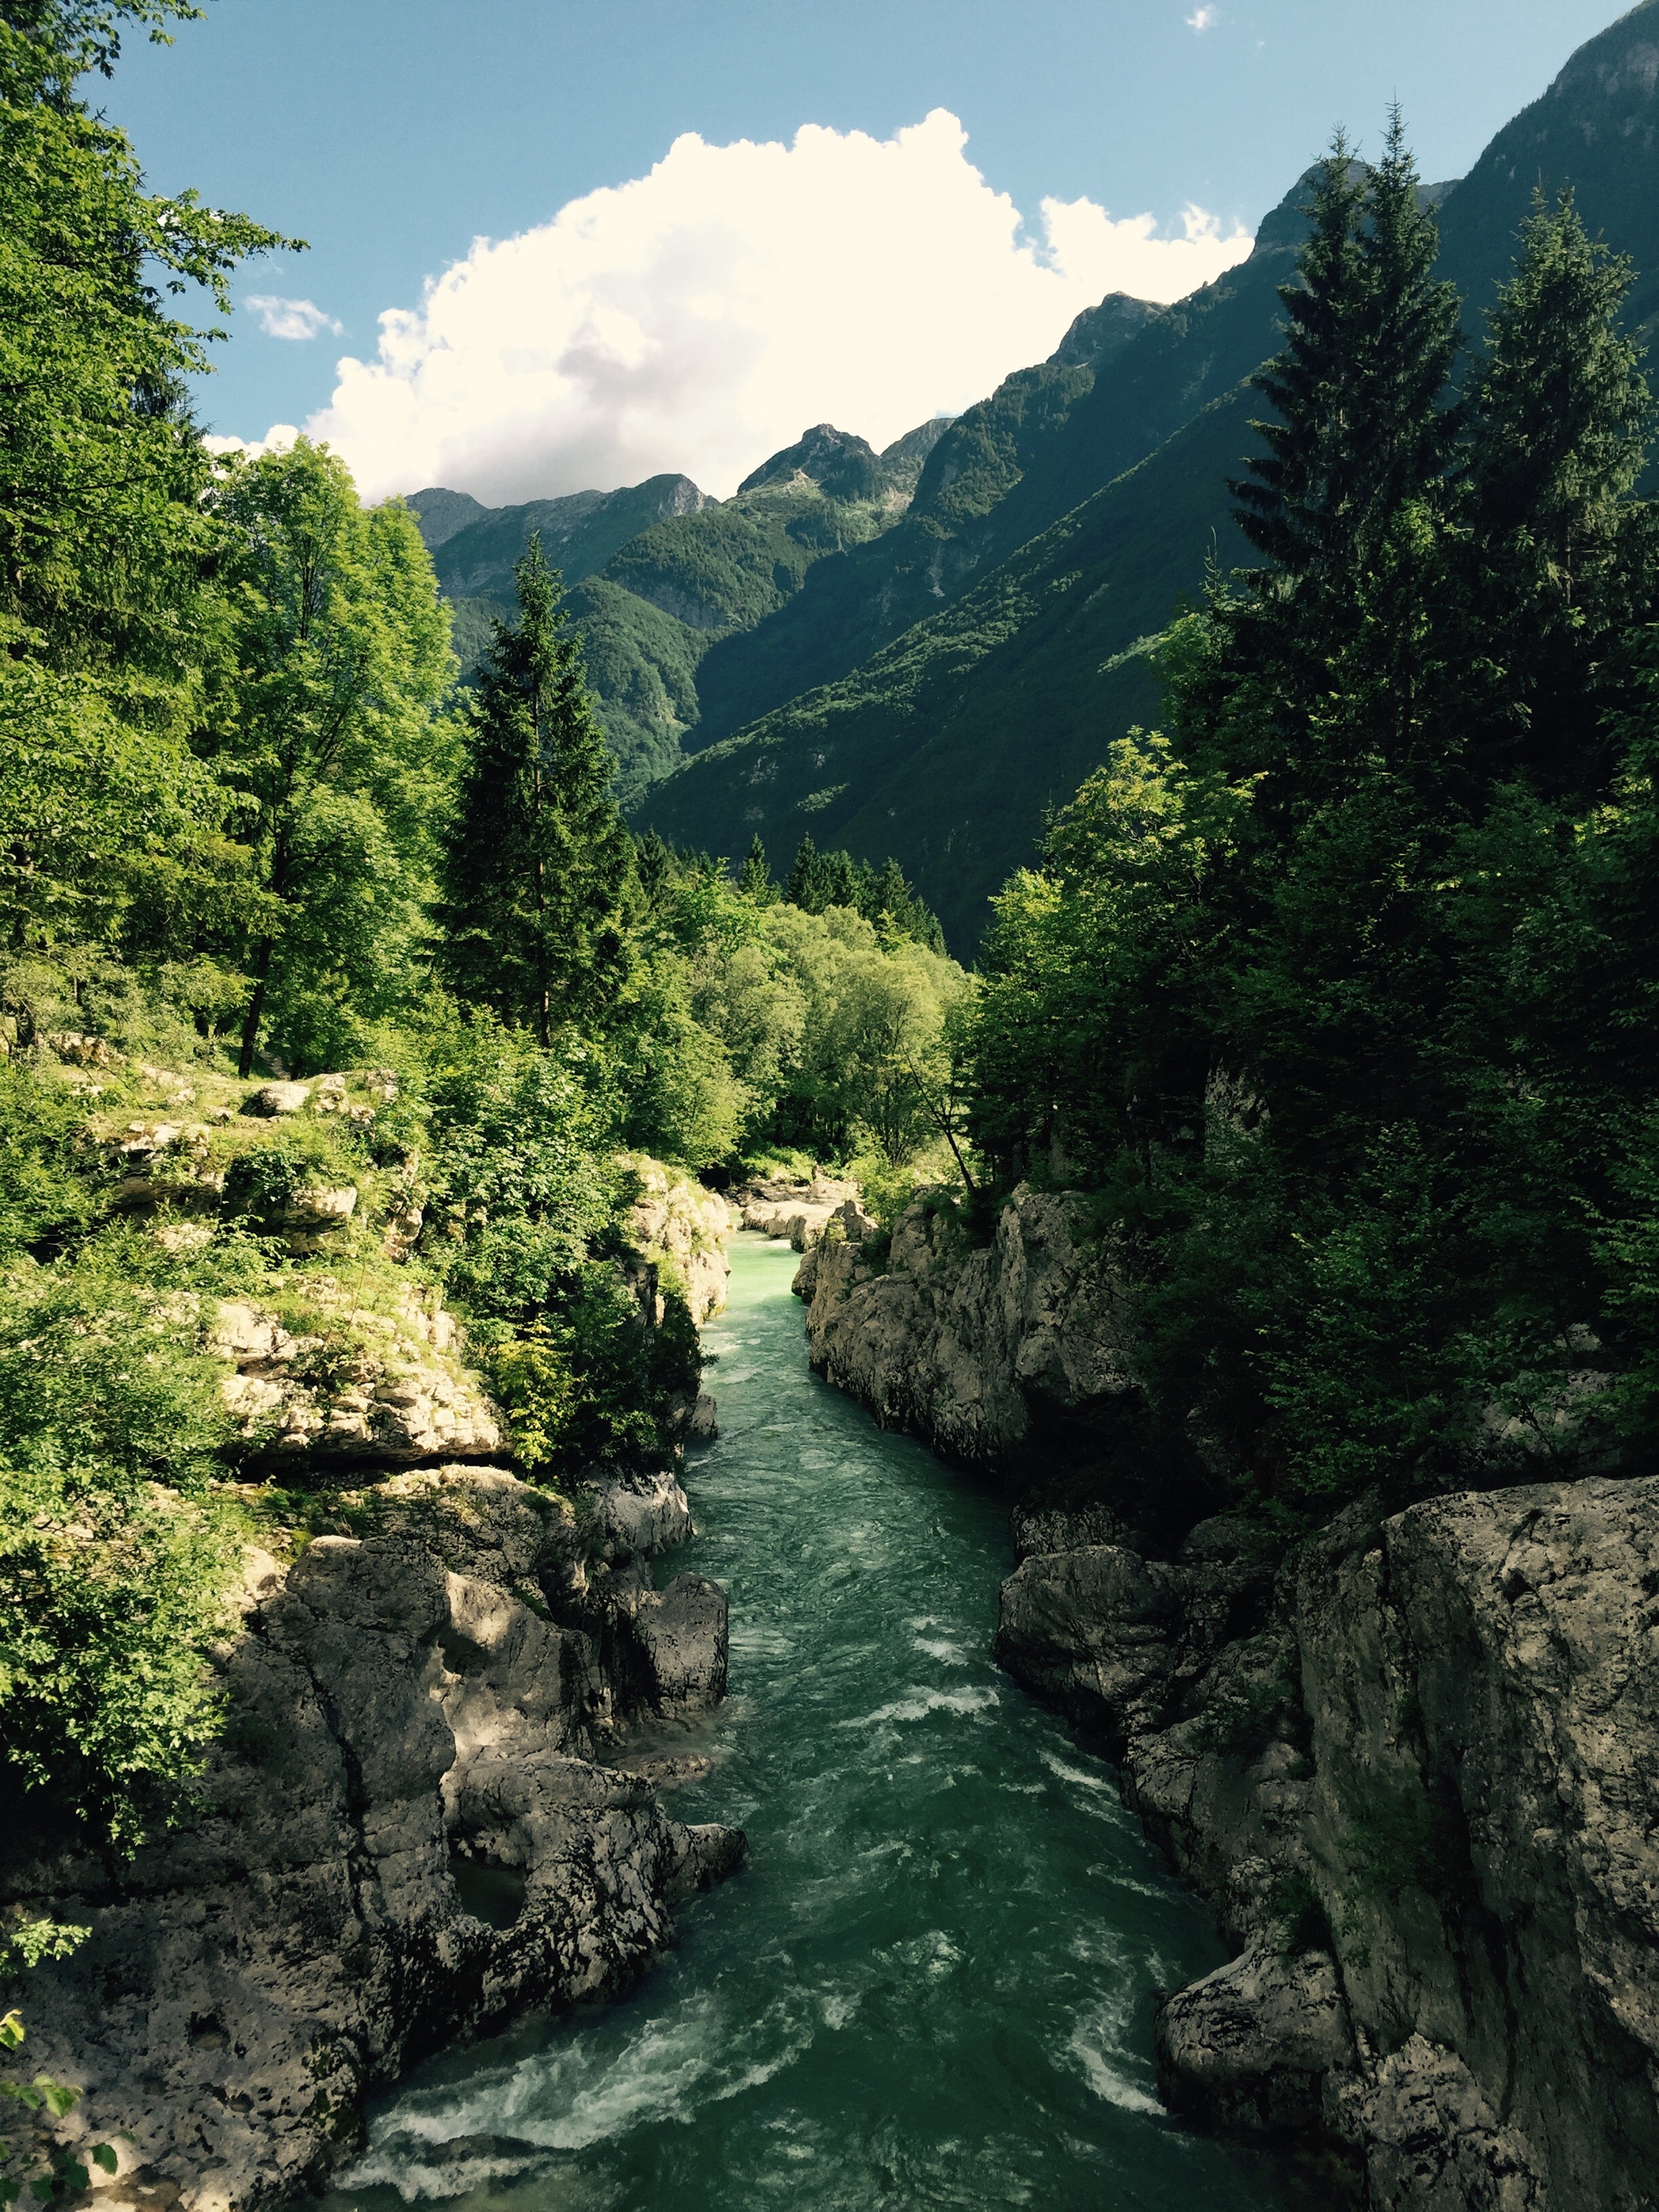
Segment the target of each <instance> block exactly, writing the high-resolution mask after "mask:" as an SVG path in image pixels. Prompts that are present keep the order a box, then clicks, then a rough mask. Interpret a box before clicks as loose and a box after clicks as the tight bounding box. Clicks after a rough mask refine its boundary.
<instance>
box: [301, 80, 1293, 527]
mask: <svg viewBox="0 0 1659 2212" xmlns="http://www.w3.org/2000/svg"><path fill="white" fill-rule="evenodd" d="M966 143H967V139H966V134H965V133H964V131H963V128H962V125H961V124H960V123H958V121H957V118H956V117H955V116H953V115H951V114H950V113H948V112H946V111H945V109H943V108H935V109H934V110H933V112H932V113H931V114H930V115H928V116H927V118H926V119H925V120H924V121H922V122H921V123H918V124H915V125H912V126H911V127H910V128H908V129H907V130H902V131H899V132H898V134H897V135H896V137H893V138H890V139H886V140H878V139H875V138H872V137H868V136H866V134H865V133H863V132H861V131H848V132H846V133H842V132H839V131H831V130H827V129H823V128H821V127H819V126H818V125H807V126H806V127H805V128H804V129H802V130H801V131H799V132H798V133H797V134H796V137H795V138H794V141H793V144H791V145H788V146H785V145H781V144H777V143H770V144H754V143H750V142H749V141H747V140H742V141H739V142H738V143H736V144H734V145H729V146H712V145H708V144H707V143H705V142H704V141H703V140H702V138H700V137H696V135H695V134H690V133H688V134H687V135H686V136H685V137H680V138H678V139H676V140H675V142H674V143H673V144H672V146H671V148H670V149H669V150H668V152H667V154H666V155H665V157H664V158H663V159H662V160H661V161H659V162H658V163H657V165H656V167H654V168H653V170H652V171H651V173H650V174H649V175H648V176H645V177H641V178H638V179H635V180H634V181H633V182H631V183H628V184H624V185H618V186H616V187H614V188H606V189H605V190H602V191H594V192H590V193H588V194H587V195H586V197H583V198H581V199H578V200H573V201H572V202H571V203H570V204H568V206H566V207H564V208H562V209H561V210H560V211H559V212H558V214H557V215H556V216H554V218H553V219H552V221H551V222H547V223H544V224H542V225H540V226H539V227H538V228H535V229H532V230H528V231H526V232H524V233H522V234H520V236H518V237H516V238H509V239H505V240H499V241H492V240H482V239H481V240H478V242H477V244H476V245H475V246H474V247H473V249H472V251H471V253H470V254H468V256H467V257H466V258H465V260H463V261H459V262H457V263H455V264H453V266H452V267H450V268H449V269H448V270H446V271H445V272H444V274H443V275H442V276H439V277H437V278H435V279H434V280H431V281H429V282H428V286H427V289H426V295H425V299H424V301H423V302H422V306H421V307H419V308H418V309H392V310H391V311H389V312H388V313H385V314H383V315H382V316H381V318H380V348H379V351H378V353H377V355H376V356H375V358H374V360H372V361H357V360H354V359H351V358H349V357H348V358H347V359H345V360H343V361H342V362H340V363H339V366H338V369H337V381H336V386H335V390H334V393H333V397H332V398H331V402H330V404H328V405H327V406H326V407H325V408H324V409H323V410H321V411H320V412H319V413H318V414H316V415H314V416H312V417H311V419H310V420H309V421H308V422H307V425H306V428H307V433H308V434H309V435H312V436H313V437H318V438H326V439H327V440H328V441H330V443H331V445H332V446H333V447H334V448H335V449H336V451H337V452H338V453H341V454H342V455H343V457H344V459H346V460H347V461H348V462H349V464H350V465H351V467H352V469H353V470H354V471H355V472H356V476H357V478H358V482H359V483H360V484H361V486H362V489H363V491H364V492H365V494H366V495H370V496H378V495H381V494H384V493H386V492H389V491H398V490H413V489H417V488H418V487H419V486H421V485H422V484H428V483H442V484H448V485H451V486H452V487H453V488H454V489H457V490H462V491H469V492H471V493H472V494H473V495H474V496H475V497H477V498H479V499H483V500H485V501H507V500H522V499H529V498H536V497H545V496H548V495H552V494H556V493H559V492H566V491H574V490H579V489H584V488H586V487H587V486H590V485H592V486H596V487H598V488H599V489H610V488H611V487H613V486H615V485H617V484H621V483H634V482H637V481H638V480H639V479H641V477H647V476H652V475H654V474H657V473H659V471H669V470H684V471H685V472H686V473H687V474H688V475H690V476H691V477H695V478H696V481H697V482H698V483H700V484H701V485H702V487H703V488H704V489H706V490H708V491H711V492H714V493H716V494H718V495H726V494H727V493H729V492H730V491H731V490H732V489H733V488H734V486H735V485H736V483H738V480H739V479H740V478H741V477H743V476H744V475H745V474H746V473H747V472H748V471H750V469H752V468H754V467H755V466H756V465H757V463H758V462H760V461H761V460H762V459H764V458H765V456H766V455H767V454H768V453H773V452H775V451H776V450H777V449H778V448H779V447H781V446H785V445H787V444H789V443H791V442H793V440H794V439H795V438H797V437H798V436H799V435H800V433H801V431H802V429H803V428H805V427H806V426H808V425H809V424H811V423H813V422H835V423H836V424H837V425H838V426H839V427H840V428H842V429H846V430H851V431H855V432H857V433H859V434H860V435H863V436H864V437H866V438H868V439H869V440H870V441H872V443H873V444H875V445H877V446H878V447H879V446H881V445H884V444H885V443H887V442H889V441H891V440H892V439H893V438H896V437H897V436H898V435H900V434H901V433H902V431H905V430H907V429H908V428H911V427H912V426H913V425H914V424H915V423H917V422H924V421H926V420H927V418H928V417H929V416H933V415H935V414H947V413H954V412H956V411H957V410H959V409H961V408H962V407H963V406H965V405H967V404H969V402H971V401H972V400H974V399H976V398H980V397H981V396H982V395H983V394H984V393H986V392H989V391H990V390H991V389H992V388H993V386H994V385H995V384H996V383H997V382H998V381H999V380H1000V378H1002V377H1003V376H1005V375H1006V374H1007V373H1008V372H1009V371H1010V370H1011V369H1013V368H1019V367H1021V366H1023V365H1024V364H1025V363H1027V362H1033V361H1038V360H1041V359H1042V357H1043V356H1045V355H1047V354H1048V353H1050V352H1052V351H1053V349H1054V346H1055V345H1056V344H1057V343H1059V341H1060V337H1061V335H1062V334H1063V332H1064V331H1065V329H1066V325H1067V324H1068V323H1069V322H1070V321H1071V319H1072V318H1073V316H1074V315H1076V314H1077V313H1079V310H1080V309H1082V308H1084V307H1089V306H1091V305H1092V304H1093V303H1094V302H1095V301H1097V300H1099V299H1101V298H1102V297H1103V296H1104V295H1105V294H1107V293H1108V292H1113V291H1124V292H1130V293H1133V294H1136V295H1139V297H1141V298H1143V299H1152V300H1164V301H1168V300H1175V299H1179V298H1181V297H1182V296H1183V295H1185V294H1186V293H1188V292H1190V291H1192V290H1193V289H1195V288H1196V287H1197V286H1198V285H1200V284H1203V283H1207V282H1208V281H1209V280H1210V279H1211V278H1212V277H1213V276H1218V275H1219V274H1220V273H1221V271H1222V270H1224V269H1226V268H1228V267H1230V266H1231V264H1233V263H1235V262H1237V261H1238V260H1240V259H1241V258H1243V255H1244V254H1245V253H1246V252H1249V245H1250V240H1249V236H1248V234H1246V233H1244V232H1243V231H1237V230H1235V231H1234V232H1232V233H1231V234H1228V235H1225V236H1224V234H1222V231H1221V228H1220V226H1219V225H1218V223H1217V222H1216V221H1215V220H1214V219H1213V218H1212V216H1208V215H1206V214H1205V213H1204V212H1203V211H1202V210H1200V209H1198V208H1189V209H1188V210H1187V213H1186V216H1185V217H1184V219H1183V222H1182V228H1181V230H1180V232H1179V234H1176V235H1175V236H1172V237H1164V236H1160V235H1159V234H1158V224H1157V223H1156V222H1155V221H1154V220H1153V218H1152V216H1149V215H1137V216H1126V217H1121V218H1114V217H1113V216H1110V215H1109V214H1108V213H1107V211H1106V210H1104V209H1103V208H1102V207H1099V206H1097V205H1096V204H1095V203H1094V202H1092V201H1091V200H1087V199H1080V200H1072V201H1060V200H1053V199H1046V200H1044V201H1043V203H1042V210H1041V213H1042V232H1041V235H1040V236H1038V237H1032V236H1029V235H1027V234H1026V232H1025V229H1024V223H1023V221H1022V218H1021V216H1020V214H1019V211H1018V209H1016V207H1015V206H1014V204H1013V203H1012V200H1011V199H1010V198H1009V197H1008V196H1007V195H1006V193H1003V192H997V191H993V190H992V189H991V187H990V186H989V185H987V183H986V181H985V179H983V177H981V174H980V173H979V172H978V170H977V169H975V167H973V166H972V164H971V163H970V162H969V161H968V160H967V158H966V156H965V153H964V150H963V149H964V148H965V146H966Z"/></svg>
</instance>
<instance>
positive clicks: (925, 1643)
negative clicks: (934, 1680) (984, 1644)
mask: <svg viewBox="0 0 1659 2212" xmlns="http://www.w3.org/2000/svg"><path fill="white" fill-rule="evenodd" d="M910 1640H911V1642H912V1643H913V1644H915V1648H916V1650H918V1651H925V1652H926V1653H927V1656H928V1657H929V1658H930V1659H937V1660H938V1661H939V1664H940V1665H941V1666H942V1667H966V1666H967V1665H968V1664H969V1662H970V1660H971V1659H972V1658H973V1656H974V1655H973V1653H972V1652H969V1651H964V1650H963V1648H962V1646H961V1644H951V1643H948V1642H947V1641H946V1640H945V1638H944V1637H942V1636H940V1637H933V1636H915V1637H912V1638H911V1639H910Z"/></svg>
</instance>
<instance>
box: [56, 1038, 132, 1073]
mask: <svg viewBox="0 0 1659 2212" xmlns="http://www.w3.org/2000/svg"><path fill="white" fill-rule="evenodd" d="M45 1042H46V1045H47V1047H48V1048H49V1049H50V1050H51V1051H52V1052H54V1053H55V1054H57V1056H58V1059H59V1060H62V1061H64V1064H65V1066H70V1067H119V1066H122V1065H123V1064H124V1060H125V1055H124V1054H121V1053H118V1051H117V1050H116V1049H115V1047H114V1046H113V1045H112V1043H111V1042H109V1040H108V1038H107V1037H100V1036H87V1035H86V1034H85V1033H84V1032H83V1031H82V1030H51V1031H49V1032H48V1034H47V1036H46V1039H45Z"/></svg>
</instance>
